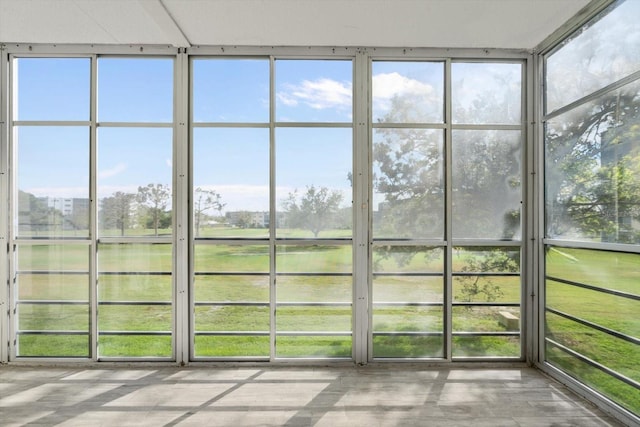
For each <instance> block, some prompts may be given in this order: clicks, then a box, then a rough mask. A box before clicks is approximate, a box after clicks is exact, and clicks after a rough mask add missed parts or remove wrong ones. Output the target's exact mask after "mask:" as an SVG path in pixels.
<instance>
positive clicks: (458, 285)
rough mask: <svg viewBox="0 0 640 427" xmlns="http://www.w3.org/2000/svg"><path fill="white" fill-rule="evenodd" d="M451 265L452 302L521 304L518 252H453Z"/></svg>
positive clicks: (458, 250) (491, 249)
mask: <svg viewBox="0 0 640 427" xmlns="http://www.w3.org/2000/svg"><path fill="white" fill-rule="evenodd" d="M452 264H453V276H454V284H453V291H454V295H453V299H454V301H458V302H497V301H506V302H519V301H520V248H454V250H453V259H452Z"/></svg>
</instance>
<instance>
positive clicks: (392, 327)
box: [373, 303, 444, 357]
mask: <svg viewBox="0 0 640 427" xmlns="http://www.w3.org/2000/svg"><path fill="white" fill-rule="evenodd" d="M443 319H444V314H443V308H442V307H437V306H436V307H426V306H424V307H420V306H415V305H413V306H412V305H409V304H407V305H406V306H392V305H385V304H376V303H374V308H373V333H374V335H375V334H376V333H377V332H394V333H396V334H399V335H402V334H403V333H404V334H407V335H410V333H412V332H414V333H435V334H442V330H443V327H444V326H443V325H444V322H443ZM398 351H400V349H398ZM374 356H376V357H378V356H379V355H377V354H376V353H374Z"/></svg>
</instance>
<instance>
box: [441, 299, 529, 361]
mask: <svg viewBox="0 0 640 427" xmlns="http://www.w3.org/2000/svg"><path fill="white" fill-rule="evenodd" d="M520 318H521V313H520V308H519V307H501V306H495V307H474V306H455V307H453V332H454V333H455V332H519V331H520ZM486 353H487V354H489V353H490V349H487V351H486Z"/></svg>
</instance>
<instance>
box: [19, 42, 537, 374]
mask: <svg viewBox="0 0 640 427" xmlns="http://www.w3.org/2000/svg"><path fill="white" fill-rule="evenodd" d="M346 52H347V53H335V52H334V53H333V54H327V53H326V52H325V54H323V55H313V56H308V57H305V56H304V55H302V56H301V55H297V54H296V55H295V56H288V54H287V53H286V52H285V54H283V55H280V54H278V53H276V52H275V51H274V52H273V54H264V53H263V54H260V53H259V52H258V54H259V55H261V56H252V55H249V56H242V55H240V54H239V53H238V52H236V51H234V52H233V53H232V54H230V55H226V56H225V55H219V54H218V53H213V54H211V55H210V56H205V55H201V53H200V52H198V53H194V54H193V55H191V56H190V58H189V59H188V61H186V62H185V61H184V60H183V59H184V58H183V57H181V56H180V55H182V54H180V55H179V56H177V57H174V56H156V55H150V54H147V53H145V54H144V55H107V54H102V53H101V54H96V55H91V56H89V55H87V57H74V58H41V57H34V56H30V55H32V53H30V52H27V53H25V54H24V56H25V57H24V58H22V57H16V58H14V57H12V67H13V68H12V69H11V72H12V74H11V75H13V76H15V79H16V82H15V83H16V84H14V85H12V90H13V91H14V93H13V99H14V101H13V102H12V103H11V105H12V107H13V110H12V112H11V117H12V121H11V126H12V128H11V138H12V139H11V155H12V161H11V162H10V163H11V167H12V177H11V179H12V181H11V182H12V184H13V189H12V194H11V200H12V205H11V211H12V217H11V219H12V225H13V226H12V233H11V239H12V243H14V244H13V245H11V246H10V247H11V248H15V250H14V251H13V256H14V257H15V259H16V261H15V262H14V263H13V264H11V269H10V271H11V272H12V273H14V277H13V279H15V280H14V282H15V285H12V286H14V289H12V296H13V295H15V298H14V299H13V301H12V302H13V303H14V308H15V310H14V312H15V315H13V314H12V315H11V316H13V317H14V319H15V322H13V323H12V326H15V328H13V327H12V330H14V331H15V333H16V335H17V337H18V339H16V345H15V346H14V348H15V349H16V351H15V352H14V353H15V355H16V356H18V357H21V356H25V357H27V356H29V357H30V356H34V357H38V356H46V357H66V356H72V357H84V358H91V359H94V360H135V359H141V358H145V359H161V360H172V359H174V358H183V357H184V356H185V355H186V354H189V358H190V359H192V360H198V361H201V360H225V359H234V360H275V359H314V358H322V359H325V358H336V359H352V358H356V359H357V360H359V361H362V362H365V361H368V360H371V359H400V358H423V359H425V358H426V359H444V360H451V359H455V358H465V359H468V358H475V357H482V358H487V357H491V358H497V357H506V358H510V359H521V356H522V353H521V351H520V343H521V340H520V328H521V325H520V323H521V322H520V318H521V317H522V313H521V312H520V294H521V287H520V277H521V274H520V264H521V260H520V258H521V244H520V240H521V238H522V227H521V217H522V214H521V212H522V195H521V193H522V182H521V181H522V167H523V162H522V161H521V158H522V156H523V149H522V141H523V138H524V135H526V132H524V129H523V112H522V104H523V103H522V87H523V84H522V74H523V71H522V70H523V67H522V63H521V62H519V61H518V60H492V61H472V60H469V61H462V60H455V59H451V58H440V59H428V60H427V59H422V58H419V57H415V58H412V57H411V56H412V55H413V54H412V55H408V56H404V55H402V56H396V55H389V56H387V55H384V56H382V57H380V58H379V59H378V58H374V57H373V56H371V55H370V54H369V53H367V52H364V51H360V50H352V49H347V50H346ZM398 55H400V54H399V53H398ZM394 57H395V58H397V59H393V58H394ZM177 64H179V65H180V66H177ZM358 64H359V65H358ZM357 67H362V68H361V69H359V68H357ZM365 71H371V75H370V78H365ZM184 73H186V74H184ZM185 83H188V84H185ZM367 83H370V86H367ZM54 86H55V87H54ZM59 88H63V89H64V93H68V97H67V98H66V99H65V100H64V105H63V107H65V108H64V110H65V111H57V109H56V108H55V105H56V104H55V102H53V101H52V100H51V98H54V97H59V96H60V95H61V93H62V92H60V90H59ZM176 91H177V92H176ZM186 115H188V120H187V121H185V122H183V120H182V119H183V117H184V118H186ZM356 118H357V123H356V120H355V119H356ZM178 120H179V121H178ZM185 191H186V192H187V193H188V194H184V192H185ZM354 200H357V203H356V205H354ZM354 242H358V244H354ZM58 253H64V254H73V255H69V259H68V260H65V262H64V263H61V262H60V259H61V258H60V257H59V256H58V255H55V254H58ZM80 253H84V254H86V259H85V260H80V259H79V255H78V254H80ZM369 254H370V255H371V256H369ZM65 257H66V255H65ZM67 261H68V262H69V263H70V264H68V265H67ZM71 261H74V262H71ZM63 264H64V265H63ZM67 293H68V294H67ZM51 310H58V312H60V313H63V314H64V315H65V316H67V318H68V319H72V320H69V323H68V325H67V326H65V325H64V324H65V322H66V321H65V320H63V319H60V320H59V321H52V322H49V321H48V320H47V319H49V317H47V316H49V314H48V313H49V312H51ZM176 331H178V333H177V334H176ZM185 333H186V334H188V337H184V336H181V335H182V334H185ZM47 340H49V341H47ZM45 341H46V342H49V343H50V344H46V343H45ZM67 341H68V342H67ZM41 343H44V344H41ZM62 344H64V346H63V345H62ZM47 346H48V347H47ZM186 347H188V348H186ZM13 356H14V354H13V353H12V357H13Z"/></svg>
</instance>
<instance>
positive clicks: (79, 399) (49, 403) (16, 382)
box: [0, 365, 620, 427]
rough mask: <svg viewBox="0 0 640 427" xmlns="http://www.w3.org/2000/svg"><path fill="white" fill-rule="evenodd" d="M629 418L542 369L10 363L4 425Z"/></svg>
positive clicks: (547, 422)
mask: <svg viewBox="0 0 640 427" xmlns="http://www.w3.org/2000/svg"><path fill="white" fill-rule="evenodd" d="M22 425H27V426H54V425H55V426H67V427H68V426H83V427H84V426H91V427H94V426H117V427H126V426H331V427H336V426H349V427H355V426H367V427H370V426H473V427H477V426H491V427H494V426H527V427H529V426H531V427H533V426H535V427H538V426H580V427H589V426H619V425H620V424H618V423H617V422H615V421H614V420H613V419H611V418H609V417H607V416H605V415H603V414H602V413H601V412H599V411H598V410H597V409H596V408H595V407H593V406H592V405H591V404H589V403H587V402H585V401H583V400H581V399H580V398H578V397H577V396H576V395H574V394H572V393H571V392H570V391H568V390H567V389H566V388H565V387H563V386H562V385H560V384H558V383H556V382H554V381H552V380H550V379H548V378H547V377H545V376H544V375H543V374H541V373H540V372H539V371H537V370H535V369H531V368H508V369H461V368H456V369H448V368H422V367H415V366H411V367H405V366H402V365H401V366H398V365H394V366H383V367H377V366H376V367H373V366H366V367H351V366H350V367H335V368H334V367H323V368H318V367H306V368H305V367H281V366H275V367H273V366H269V367H255V366H248V367H203V366H199V367H189V368H178V367H148V366H142V367H136V366H135V365H133V366H132V365H127V366H126V367H125V368H123V367H114V368H112V367H106V368H104V367H97V368H94V367H91V368H87V369H84V368H83V369H81V368H77V367H73V368H46V367H35V368H34V367H24V366H13V365H3V366H0V426H3V427H5V426H22Z"/></svg>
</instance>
